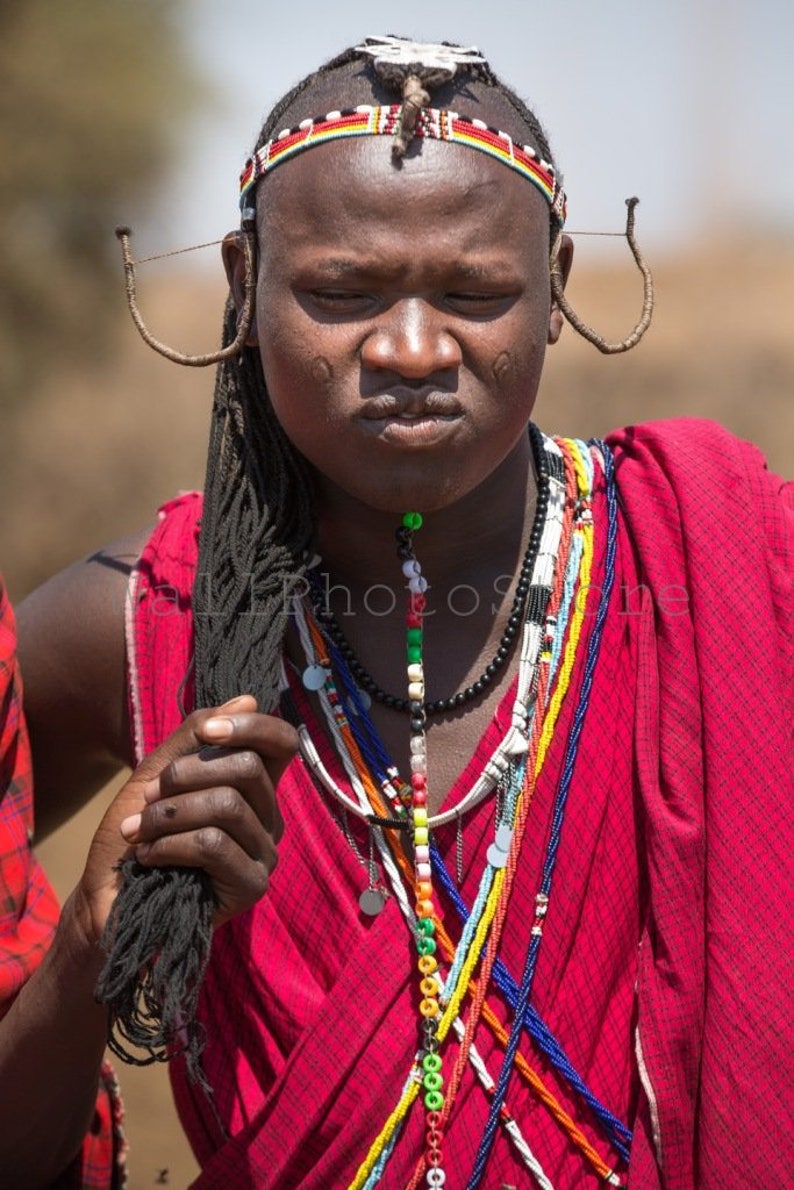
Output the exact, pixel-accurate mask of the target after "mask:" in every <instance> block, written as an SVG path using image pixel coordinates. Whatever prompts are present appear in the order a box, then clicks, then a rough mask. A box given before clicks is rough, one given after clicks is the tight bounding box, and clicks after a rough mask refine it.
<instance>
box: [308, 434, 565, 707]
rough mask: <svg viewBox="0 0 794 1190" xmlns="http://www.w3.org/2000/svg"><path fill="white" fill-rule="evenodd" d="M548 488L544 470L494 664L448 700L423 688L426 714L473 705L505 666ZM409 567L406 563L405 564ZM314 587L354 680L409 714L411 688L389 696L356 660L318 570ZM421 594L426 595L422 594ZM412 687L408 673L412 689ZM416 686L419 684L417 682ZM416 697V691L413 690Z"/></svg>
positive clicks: (317, 606)
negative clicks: (325, 596)
mask: <svg viewBox="0 0 794 1190" xmlns="http://www.w3.org/2000/svg"><path fill="white" fill-rule="evenodd" d="M537 434H538V431H537V430H536V428H535V427H534V426H532V427H531V429H530V436H531V441H532V445H533V453H534V455H535V457H536V458H537V457H538V456H539V455H540V457H542V449H541V450H539V448H538V443H537ZM548 500H549V489H548V476H547V472H546V470H545V469H543V470H540V471H539V473H538V483H537V498H536V505H535V516H534V520H533V524H532V531H531V533H530V535H529V543H528V545H527V549H526V553H525V554H524V560H523V562H522V563H521V570H520V571H519V575H518V582H517V583H516V589H515V594H514V597H513V606H512V608H511V609H510V615H509V616H508V619H507V624H506V625H505V630H504V632H503V633H502V637H501V639H500V641H499V644H498V646H497V649H496V652H495V653H494V655H493V658H492V659H491V661H490V662H489V663H488V665H486V667H485V669H484V670H483V672H482V673H481V674H480V676H479V678H477V679H476V681H474V682H472V683H471V684H470V685H469V686H467V687H466V688H465V689H464V690H460V691H458V693H457V694H453V695H452V696H451V697H449V698H437V699H433V700H432V701H429V702H428V701H426V700H425V697H424V688H423V689H422V694H421V697H420V701H421V702H422V704H423V710H424V713H425V715H440V714H445V713H447V712H449V711H455V710H458V709H459V708H460V707H462V706H464V705H465V704H466V703H468V702H471V701H472V699H475V698H478V697H479V696H480V695H481V694H483V693H484V691H485V690H486V689H487V688H488V686H490V685H491V683H492V682H493V680H494V678H495V677H496V676H497V675H498V673H499V671H500V670H501V669H502V668H503V667H504V665H505V663H506V662H507V659H508V657H509V656H510V652H511V649H512V646H513V641H514V640H515V638H516V636H517V635H518V632H519V630H520V628H521V623H522V621H523V619H524V612H525V610H526V603H527V598H528V596H529V584H530V578H531V575H532V571H533V568H534V565H535V558H536V556H537V552H538V550H539V548H540V538H541V533H542V531H543V525H544V524H545V521H546V513H547V511H548ZM406 564H407V563H406ZM310 579H311V587H310V592H309V593H310V596H311V600H312V605H313V608H314V614H315V616H316V617H317V618H318V620H319V621H320V622H321V624H322V626H323V629H324V630H325V632H326V633H327V634H328V636H329V637H330V638H331V640H332V641H333V642H334V644H335V645H336V646H337V648H338V649H339V652H340V653H341V654H342V656H343V658H344V660H345V662H346V663H347V666H348V667H349V669H350V671H351V672H352V674H353V677H354V678H355V679H356V681H357V682H358V684H359V686H360V687H362V688H363V689H364V690H366V692H367V694H369V695H371V696H372V698H374V699H375V700H376V702H381V703H383V705H384V706H387V707H389V708H391V709H392V710H395V711H409V710H410V702H411V691H410V689H409V692H408V698H401V697H400V696H399V695H395V694H387V693H386V691H385V690H383V689H381V687H380V686H379V685H378V683H377V682H376V681H375V679H374V678H373V677H372V676H371V675H370V674H369V673H367V671H366V670H365V669H364V666H363V665H362V664H361V662H360V661H359V660H358V658H357V657H356V655H355V653H354V652H353V649H352V648H351V646H350V644H349V643H348V641H347V639H346V637H345V635H344V633H343V631H342V629H341V627H340V626H339V623H338V621H337V619H336V617H335V616H334V614H333V612H332V611H331V609H330V607H329V606H328V601H327V599H326V600H323V593H322V589H321V588H320V585H319V582H318V575H317V571H316V570H315V571H312V574H311V575H310ZM421 594H422V595H423V594H424V592H422V593H421ZM417 630H418V629H417V628H416V626H415V625H414V627H413V628H411V627H410V626H409V631H414V632H415V631H417ZM410 684H411V679H410V674H409V686H410ZM414 685H416V683H414ZM414 694H416V689H415V690H414Z"/></svg>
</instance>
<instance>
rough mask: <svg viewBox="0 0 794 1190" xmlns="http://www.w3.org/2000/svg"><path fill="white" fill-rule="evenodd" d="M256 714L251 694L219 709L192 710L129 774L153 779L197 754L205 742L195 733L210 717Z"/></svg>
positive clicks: (240, 696) (142, 779)
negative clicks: (181, 758) (182, 758)
mask: <svg viewBox="0 0 794 1190" xmlns="http://www.w3.org/2000/svg"><path fill="white" fill-rule="evenodd" d="M255 711H256V699H255V698H254V696H253V695H252V694H241V695H238V696H237V697H236V698H232V699H229V701H228V702H225V703H223V705H222V706H220V707H210V708H207V709H205V710H202V711H193V713H192V714H191V715H188V717H187V718H186V719H185V720H184V721H183V722H182V723H181V724H180V725H179V727H178V728H177V729H176V731H173V732H172V733H171V735H170V736H169V737H168V739H167V740H165V741H164V742H163V743H162V744H161V745H160V747H159V748H155V750H154V752H151V753H150V754H149V755H148V756H147V757H146V758H145V759H144V760H142V761H141V763H140V764H139V765H138V767H137V768H136V769H135V772H134V773H133V775H132V780H134V781H136V782H139V781H142V782H145V781H150V780H153V779H154V778H156V777H157V775H158V774H159V773H160V772H161V771H162V770H163V769H164V768H165V767H166V765H167V764H169V763H170V762H171V761H172V760H175V759H176V758H177V757H178V756H185V755H187V754H188V753H189V752H196V751H198V749H199V748H201V747H202V746H203V745H204V744H205V743H207V740H206V739H205V738H204V737H203V736H201V735H199V734H198V733H199V731H200V729H201V727H202V725H203V724H204V723H206V722H207V721H208V720H211V719H212V718H213V717H217V716H223V715H224V714H226V713H228V714H230V715H233V714H234V713H236V712H243V713H246V712H247V713H251V712H255Z"/></svg>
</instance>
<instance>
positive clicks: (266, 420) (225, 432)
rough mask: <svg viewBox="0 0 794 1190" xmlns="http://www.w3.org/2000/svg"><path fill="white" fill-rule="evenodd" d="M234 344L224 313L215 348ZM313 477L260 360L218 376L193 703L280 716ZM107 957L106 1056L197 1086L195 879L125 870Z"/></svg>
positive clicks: (306, 554)
mask: <svg viewBox="0 0 794 1190" xmlns="http://www.w3.org/2000/svg"><path fill="white" fill-rule="evenodd" d="M235 333H236V317H235V310H234V306H233V304H232V303H231V301H230V302H229V303H228V304H227V308H226V312H225V317H224V330H223V339H224V345H226V343H228V342H232V341H233V339H234V336H235ZM314 526H315V517H314V508H313V483H312V479H311V474H310V472H309V469H308V467H307V465H306V463H305V462H304V460H303V459H302V457H301V456H300V455H298V454H297V453H296V452H295V451H294V450H293V448H292V446H291V445H290V443H289V442H288V440H287V438H286V437H285V435H284V433H283V431H282V429H281V426H280V425H279V423H278V421H277V420H276V418H275V415H274V414H273V411H272V407H271V405H270V401H269V399H268V397H267V390H266V387H265V382H264V377H263V375H262V365H261V362H260V359H259V352H258V350H257V349H256V348H245V350H244V351H243V353H242V355H241V356H240V357H239V358H237V359H234V360H226V361H224V362H223V363H222V364H221V365H220V366H219V368H218V377H217V381H216V387H215V399H214V403H213V410H212V424H211V430H210V441H209V453H208V461H207V471H206V486H205V493H204V511H203V515H202V523H201V534H200V539H199V558H200V562H199V573H198V575H197V579H196V583H195V587H194V592H193V616H194V626H195V627H194V631H195V646H194V665H195V683H196V704H197V706H199V707H210V706H217V705H220V704H222V703H224V702H226V701H227V700H228V699H230V698H233V697H234V696H235V695H236V694H241V693H252V694H254V695H255V696H256V699H257V702H258V705H259V709H260V710H262V711H264V712H272V711H274V710H276V708H277V704H278V672H279V659H280V657H281V649H282V643H283V637H284V628H285V622H286V613H287V609H288V607H289V601H290V597H291V594H292V592H293V590H294V588H295V586H296V585H297V584H298V583H299V582H300V580H301V578H302V577H303V574H304V573H305V570H306V563H307V559H308V558H310V557H311V554H312V551H313V542H314V533H315V527H314ZM121 877H122V882H121V888H120V891H119V894H118V896H117V897H116V900H115V902H114V904H113V908H112V911H111V915H110V917H109V919H108V922H107V925H106V928H105V934H104V937H103V940H102V945H103V948H104V950H105V951H106V954H107V960H106V963H105V966H104V968H103V971H102V973H101V975H100V977H99V981H98V983H97V987H96V998H97V1000H99V1001H100V1002H102V1003H104V1004H106V1005H107V1007H108V1011H109V1034H108V1044H109V1046H110V1048H111V1050H112V1051H113V1052H114V1053H115V1054H116V1055H117V1056H118V1057H120V1058H122V1059H123V1060H124V1061H127V1062H130V1063H132V1064H135V1065H148V1064H149V1063H151V1062H155V1061H163V1060H169V1059H170V1058H172V1057H174V1056H175V1055H176V1054H178V1053H182V1052H184V1053H185V1056H186V1060H187V1063H188V1069H189V1070H190V1073H191V1075H192V1077H193V1078H194V1079H198V1080H199V1081H202V1082H203V1077H202V1075H201V1069H200V1065H199V1057H200V1053H201V1048H202V1040H203V1039H202V1037H201V1033H200V1030H199V1028H198V1026H197V1024H196V1006H197V1001H198V995H199V991H200V988H201V981H202V978H203V975H204V971H205V969H206V965H207V962H208V960H209V952H210V941H211V927H212V914H213V910H214V899H213V894H212V887H211V884H210V881H209V878H208V877H207V875H206V874H205V873H204V872H203V871H201V870H200V869H195V868H178V867H172V868H159V867H158V868H146V867H144V866H143V865H141V864H139V863H138V862H137V860H135V859H134V858H129V859H127V860H125V861H124V863H123V864H122V867H121Z"/></svg>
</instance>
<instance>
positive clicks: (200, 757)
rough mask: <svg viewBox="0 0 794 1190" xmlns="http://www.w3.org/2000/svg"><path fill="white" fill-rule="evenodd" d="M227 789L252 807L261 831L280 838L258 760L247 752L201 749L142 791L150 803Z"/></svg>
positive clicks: (280, 827) (272, 794) (272, 797)
mask: <svg viewBox="0 0 794 1190" xmlns="http://www.w3.org/2000/svg"><path fill="white" fill-rule="evenodd" d="M216 786H218V787H220V786H231V787H232V788H234V789H238V790H239V791H240V793H241V794H242V795H243V797H244V798H245V799H246V801H247V802H248V803H249V804H250V805H251V806H252V807H253V809H254V811H255V813H256V814H257V816H258V818H259V819H260V821H261V822H262V824H263V825H264V827H265V829H266V830H268V831H270V833H271V834H272V835H274V836H275V838H276V840H278V839H280V838H281V836H282V834H283V833H284V822H283V819H282V817H281V812H280V810H279V808H278V802H277V799H276V794H275V790H274V788H273V782H272V781H271V779H270V775H269V773H268V771H267V769H266V768H265V763H264V761H263V760H262V757H261V756H260V755H259V754H258V753H257V752H253V751H251V750H250V749H246V750H244V749H240V750H237V749H227V748H202V750H201V751H200V752H194V753H192V754H191V755H190V756H181V757H179V758H178V759H177V760H173V761H172V762H171V764H169V765H168V767H167V768H166V769H164V770H163V772H162V773H161V774H160V777H159V778H158V780H157V782H153V783H152V784H151V785H150V786H149V787H148V788H147V790H146V800H147V802H150V803H152V804H153V803H155V802H156V801H161V800H163V799H164V798H177V797H179V796H182V795H184V794H185V793H188V792H190V791H191V790H198V789H212V788H213V787H216Z"/></svg>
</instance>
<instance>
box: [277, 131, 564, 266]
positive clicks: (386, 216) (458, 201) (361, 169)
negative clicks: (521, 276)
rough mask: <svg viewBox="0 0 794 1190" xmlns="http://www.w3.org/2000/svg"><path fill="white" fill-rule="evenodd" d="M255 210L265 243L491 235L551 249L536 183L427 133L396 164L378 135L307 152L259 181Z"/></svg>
mask: <svg viewBox="0 0 794 1190" xmlns="http://www.w3.org/2000/svg"><path fill="white" fill-rule="evenodd" d="M257 214H258V223H259V230H260V237H261V239H262V241H263V243H264V244H265V245H268V244H270V245H272V243H273V239H274V236H277V237H278V238H279V239H280V240H281V241H282V242H284V243H293V244H296V243H300V242H302V241H303V240H304V239H306V238H309V239H311V240H313V241H314V242H322V241H325V242H331V241H334V240H336V239H340V240H342V239H345V238H347V239H348V240H350V238H351V237H361V236H362V235H364V236H367V237H368V238H373V237H377V236H381V238H383V237H385V236H386V235H387V233H393V234H395V235H396V234H399V235H404V236H406V237H408V238H413V239H415V240H416V241H417V243H418V241H419V240H420V239H422V240H425V241H426V240H427V239H430V240H439V241H440V242H441V243H447V244H449V245H450V250H454V251H461V250H466V249H467V248H468V247H471V248H474V247H475V246H476V244H477V243H478V242H479V241H484V240H488V241H495V240H497V239H500V240H505V241H507V242H515V243H521V244H522V245H523V244H526V243H527V242H528V241H532V240H535V239H537V240H538V242H539V243H540V244H541V245H543V246H544V248H547V247H548V239H549V208H548V204H547V203H546V202H545V201H544V199H543V198H542V196H541V195H540V194H539V193H538V191H537V190H536V189H535V187H534V186H532V185H531V184H530V183H529V182H528V181H526V180H525V179H524V178H522V177H521V176H520V175H519V174H517V173H515V172H514V171H513V170H511V169H509V168H508V167H507V166H506V165H503V164H502V163H501V162H499V161H497V160H494V159H493V158H491V157H489V156H487V155H486V154H484V153H481V152H478V151H476V150H474V149H470V148H468V147H466V146H464V145H459V144H451V143H448V142H439V141H432V140H422V141H415V142H414V143H413V144H412V145H411V147H410V149H409V152H408V154H407V156H406V157H405V158H403V160H402V161H401V162H400V163H399V164H395V162H394V160H393V158H392V156H391V147H390V141H389V138H387V137H382V136H374V137H362V138H356V139H350V140H339V141H332V142H329V143H327V144H324V145H317V146H315V147H314V148H311V149H307V150H306V151H304V152H302V153H300V154H298V155H296V156H295V157H294V158H293V159H292V160H290V161H287V162H285V163H284V164H283V165H280V166H279V167H278V168H277V169H275V170H274V171H273V173H272V174H270V175H268V176H267V177H265V178H263V179H262V181H261V182H260V183H259V186H258V188H257ZM453 233H454V234H453ZM453 245H454V247H453Z"/></svg>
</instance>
